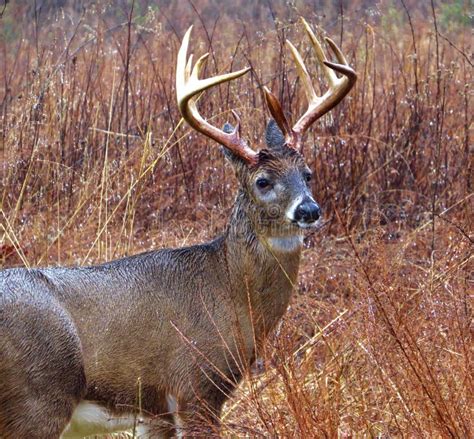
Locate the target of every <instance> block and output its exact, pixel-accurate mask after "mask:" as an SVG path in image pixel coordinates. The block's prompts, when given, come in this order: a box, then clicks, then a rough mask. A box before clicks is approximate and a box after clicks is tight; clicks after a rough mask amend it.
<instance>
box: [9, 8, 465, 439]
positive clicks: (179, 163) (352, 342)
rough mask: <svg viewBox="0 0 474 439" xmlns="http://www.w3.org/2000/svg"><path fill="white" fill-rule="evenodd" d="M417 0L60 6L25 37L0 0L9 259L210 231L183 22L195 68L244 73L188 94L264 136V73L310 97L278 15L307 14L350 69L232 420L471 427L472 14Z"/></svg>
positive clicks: (33, 260)
mask: <svg viewBox="0 0 474 439" xmlns="http://www.w3.org/2000/svg"><path fill="white" fill-rule="evenodd" d="M99 3H100V2H99ZM142 3H146V2H137V5H136V6H138V5H140V4H142ZM243 3H245V2H242V4H243ZM411 3H412V2H406V4H407V5H408V6H406V5H405V3H404V2H402V5H403V6H404V7H405V9H403V10H402V12H396V11H397V9H396V8H395V9H393V8H391V7H389V6H386V7H384V8H382V9H376V8H375V7H371V8H366V9H365V12H366V15H364V16H362V15H361V14H362V13H361V12H360V11H361V9H362V4H363V2H354V5H353V6H351V9H350V10H342V11H341V10H338V9H337V8H335V9H334V10H330V11H327V18H326V19H323V18H321V17H317V16H314V15H313V14H314V9H313V8H310V7H309V6H303V7H301V8H300V10H297V11H288V10H286V9H285V7H284V6H283V5H280V4H279V3H277V4H276V5H275V6H274V7H273V9H272V10H271V14H273V15H274V17H276V18H278V19H277V20H275V21H274V23H273V21H272V20H270V19H268V18H266V17H268V10H267V9H264V11H265V14H266V15H260V17H259V16H258V14H255V15H256V16H255V17H250V18H249V17H247V18H248V20H247V21H246V22H245V23H241V22H239V21H238V20H236V19H235V17H234V16H232V13H231V12H229V13H226V14H222V18H220V19H218V20H217V21H216V24H215V26H214V20H213V19H212V17H211V18H210V17H208V16H207V15H206V13H205V11H206V10H207V11H208V12H209V8H212V7H211V5H210V2H207V1H202V2H200V3H199V4H197V5H196V6H195V8H196V9H195V11H197V12H199V13H200V14H201V15H199V16H197V15H196V12H195V11H194V10H193V9H192V8H191V9H189V10H186V11H185V12H184V13H183V14H182V18H181V19H178V18H177V16H178V15H179V14H178V13H177V12H176V10H175V9H174V8H173V6H169V7H168V8H163V9H162V10H153V9H150V10H149V11H148V12H146V10H145V12H143V11H142V12H140V11H138V10H137V9H136V10H135V12H134V13H132V14H131V15H126V14H125V13H128V14H130V10H129V9H125V10H124V15H123V16H121V17H112V16H111V15H110V9H108V10H106V12H103V11H104V10H103V9H101V8H100V7H97V10H92V9H86V11H85V13H84V15H83V16H80V15H79V13H77V12H71V11H70V10H69V12H71V13H73V15H72V17H73V19H72V22H73V23H74V24H73V25H72V26H71V24H70V22H67V20H66V19H59V21H54V20H52V19H51V20H49V21H48V20H43V18H42V16H36V17H35V16H34V15H32V16H31V15H30V17H31V19H32V20H33V25H32V26H29V27H28V28H29V29H28V31H27V30H26V28H25V32H26V33H25V35H22V34H21V33H20V31H18V30H16V34H15V33H14V32H13V33H11V32H10V33H8V32H7V31H8V29H9V28H8V25H9V23H10V21H11V20H13V19H14V15H13V14H14V13H15V12H17V13H31V11H25V10H24V9H22V6H21V5H16V4H14V3H13V4H12V5H11V6H12V7H11V9H10V8H9V7H10V5H9V6H7V8H6V11H5V13H4V15H3V16H2V18H1V19H0V20H2V21H3V23H2V22H1V21H0V25H1V24H3V25H4V28H3V34H2V40H1V53H0V59H1V64H0V65H1V69H0V84H1V89H0V93H1V95H0V101H1V103H2V106H1V110H2V120H1V131H0V139H1V148H0V151H1V152H2V155H3V159H2V163H1V170H2V176H1V179H2V191H1V194H0V195H1V212H0V218H1V219H0V227H1V233H2V234H3V237H2V238H1V239H2V241H1V242H0V260H1V261H2V265H3V266H11V265H14V264H15V265H16V264H18V265H26V266H36V265H45V264H50V265H55V264H59V263H61V264H79V263H81V264H85V263H92V262H100V261H105V260H110V259H112V258H115V257H118V256H122V255H125V254H131V253H136V252H139V251H143V250H146V249H150V248H158V247H170V246H178V245H179V246H181V245H185V244H189V243H194V242H198V241H202V240H203V239H204V238H209V237H210V236H213V235H214V234H215V233H216V232H217V231H218V230H219V229H220V227H221V226H222V224H223V220H224V218H225V217H226V212H225V210H226V209H225V208H228V207H229V206H230V205H231V203H232V199H233V193H232V189H233V188H234V186H235V185H234V183H233V177H232V172H231V171H230V169H229V168H228V167H227V166H226V165H225V163H224V160H223V158H222V157H221V155H220V154H219V152H218V151H216V150H215V149H216V148H214V147H213V145H209V146H208V141H207V140H206V139H205V138H203V137H201V136H198V135H196V134H194V133H193V132H192V131H191V130H190V129H189V128H188V127H186V128H182V126H181V124H180V117H179V116H178V114H179V113H178V108H177V106H176V104H175V98H174V96H175V90H174V66H175V57H176V53H177V49H178V47H179V42H180V39H181V37H182V35H183V33H184V30H185V29H186V28H187V27H188V25H189V24H190V22H191V21H194V22H198V21H199V19H201V20H202V23H204V24H205V27H202V28H201V29H198V27H197V26H196V29H195V32H196V33H198V32H201V37H202V38H201V41H207V42H208V45H209V46H211V48H212V50H211V52H216V53H218V54H219V56H218V58H217V59H218V60H221V61H220V63H219V62H218V61H216V60H210V61H209V63H208V66H207V69H208V71H209V73H210V74H212V75H214V74H216V73H224V72H228V71H230V70H231V69H233V70H236V69H238V68H242V67H245V66H246V65H250V66H251V67H252V68H253V72H252V73H251V74H249V75H247V76H246V77H243V78H241V79H240V80H239V81H235V82H233V83H232V84H229V85H223V86H221V87H220V89H219V88H218V89H216V90H215V92H214V93H210V94H209V96H208V95H206V96H203V98H202V101H201V102H200V109H201V111H202V113H204V114H207V115H210V114H213V115H216V114H217V115H218V116H217V118H216V119H217V120H213V121H212V123H213V124H214V125H216V126H220V125H222V123H223V122H225V121H227V120H231V118H232V116H231V115H230V114H229V112H228V111H229V109H230V108H234V109H236V110H237V111H238V113H239V115H240V117H241V119H242V127H243V129H244V130H245V134H246V136H245V137H246V138H248V139H251V140H254V141H255V143H256V144H257V143H259V142H260V141H261V137H262V132H263V127H264V122H265V121H266V120H267V119H268V117H269V114H268V112H267V111H266V110H265V106H264V103H263V102H264V101H263V86H268V87H269V88H270V89H272V90H273V91H275V92H277V94H278V98H279V99H280V101H281V102H282V103H283V104H284V106H285V109H286V110H287V111H288V113H289V114H301V113H302V111H301V110H303V109H304V108H305V106H306V101H305V98H304V96H303V94H302V93H300V86H299V84H298V80H297V74H296V72H295V71H293V70H292V68H291V65H292V64H291V62H289V60H287V56H288V55H287V53H286V52H285V50H286V49H285V48H284V41H285V38H286V37H287V36H291V39H292V40H293V41H304V38H301V37H300V35H299V33H300V32H301V30H300V29H299V28H298V27H297V26H293V23H294V21H295V20H294V18H295V17H296V16H297V15H303V16H305V17H306V19H307V20H308V21H309V22H311V23H312V24H313V27H315V28H317V29H319V30H320V31H321V32H322V30H321V29H322V28H326V29H327V30H328V31H329V32H330V33H331V35H332V36H333V37H335V38H334V39H335V40H336V42H337V44H338V45H340V46H342V48H343V51H344V53H345V54H346V55H347V57H348V61H349V63H350V65H352V66H354V68H355V70H356V71H357V72H358V75H359V79H358V82H357V84H356V85H355V89H354V90H353V91H352V92H351V95H350V96H349V97H348V98H346V100H345V101H344V102H343V103H342V104H341V105H340V106H339V107H338V108H337V109H336V110H335V111H333V113H332V115H329V116H326V117H325V119H324V120H323V123H321V125H320V126H318V127H315V128H313V129H312V131H311V133H310V134H309V135H308V139H307V140H306V145H311V144H312V143H313V144H314V145H315V146H314V148H309V147H307V148H306V150H305V156H306V158H307V159H308V161H309V162H310V165H311V167H312V169H313V171H314V175H315V178H314V183H313V184H314V187H313V189H314V193H315V195H316V196H317V198H318V200H319V201H320V202H321V204H322V205H323V206H324V211H325V215H326V218H325V219H326V222H325V225H324V227H323V228H322V229H321V230H320V231H318V232H317V233H316V234H313V235H311V236H309V237H308V238H307V249H306V251H305V255H304V258H303V260H304V266H303V270H302V273H301V275H300V285H299V288H298V293H297V295H296V297H295V299H294V301H293V303H292V305H291V307H290V311H289V313H288V314H287V315H286V317H285V320H284V322H283V324H282V325H281V326H280V327H279V329H278V332H277V334H275V336H274V337H273V339H272V342H271V343H270V344H269V345H268V346H267V352H266V356H265V357H264V358H263V359H262V360H261V361H260V362H259V363H258V365H257V366H256V368H255V369H256V370H255V374H254V375H253V376H251V377H248V380H246V382H245V383H244V385H243V386H242V387H241V388H240V389H239V390H238V392H237V393H236V394H235V396H234V398H233V399H232V400H231V401H230V403H228V404H227V411H226V413H225V415H224V423H225V428H226V432H227V433H228V434H236V435H239V436H240V435H251V436H254V435H256V436H260V435H262V436H264V435H266V436H279V437H336V436H340V437H354V436H359V435H363V436H377V437H394V436H409V437H470V436H472V434H473V425H472V418H473V417H472V413H471V410H472V409H471V407H472V402H473V401H472V394H473V390H474V389H473V382H472V372H471V370H472V364H471V363H472V358H473V356H472V349H473V348H472V347H473V346H474V344H473V340H472V327H471V324H472V323H471V322H472V302H471V300H472V299H471V297H470V291H471V290H472V254H473V252H472V248H473V241H472V219H471V217H472V188H473V183H472V175H473V172H472V151H470V150H469V141H470V139H469V131H468V129H469V127H470V125H471V123H472V116H471V110H470V100H469V98H470V95H469V84H470V83H471V82H472V78H471V72H472V63H471V60H470V58H469V56H468V55H467V53H466V52H467V46H468V43H469V41H468V36H469V31H468V29H467V28H466V27H463V22H462V21H461V20H460V22H459V23H455V22H454V21H453V20H451V21H449V20H448V19H447V18H445V15H443V14H444V13H445V9H443V8H442V7H441V6H440V8H439V9H436V8H431V7H429V5H427V7H425V6H424V5H422V6H419V7H415V3H413V5H411ZM104 4H105V3H104ZM206 8H207V9H206ZM357 8H359V9H357ZM466 8H467V6H466ZM258 10H259V11H260V12H261V10H260V9H258ZM107 11H108V12H107ZM370 11H372V12H373V13H370ZM394 11H395V12H394ZM461 12H462V11H461ZM49 13H50V14H53V13H54V10H50V11H49ZM341 13H342V14H343V15H341ZM9 14H10V15H9ZM117 14H119V13H118V12H117ZM140 14H141V15H140ZM271 14H270V15H271ZM466 14H467V12H466ZM211 15H212V14H211ZM51 16H52V15H51ZM130 17H133V19H132V20H130V19H129V18H130ZM116 18H119V19H117V20H116ZM9 20H10V21H9ZM167 20H168V21H167ZM331 20H334V21H331ZM443 20H448V21H446V22H444V21H443ZM117 23H121V24H117ZM331 23H337V26H334V24H331ZM30 30H31V32H30ZM22 37H24V39H23V38H22ZM306 49H308V50H306ZM300 51H301V53H302V54H303V57H305V56H313V55H312V52H311V49H310V48H306V47H303V46H302V47H300ZM200 52H204V50H200ZM222 60H227V63H224V62H223V61H222ZM308 64H309V65H311V64H314V65H316V64H315V63H308ZM208 76H209V75H208ZM223 207H224V209H223ZM0 236H1V235H0ZM12 249H14V255H12ZM259 368H260V369H262V370H260V372H261V373H258V372H259V371H258V369H259Z"/></svg>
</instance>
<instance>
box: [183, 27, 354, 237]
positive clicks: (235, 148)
mask: <svg viewBox="0 0 474 439" xmlns="http://www.w3.org/2000/svg"><path fill="white" fill-rule="evenodd" d="M302 22H303V25H304V27H305V29H306V32H307V34H308V36H309V39H310V41H311V43H312V45H313V47H314V50H315V52H316V56H317V59H318V60H319V63H320V64H321V67H322V69H323V72H324V74H325V77H326V79H327V82H328V85H329V89H328V90H327V92H326V93H325V94H324V95H323V96H317V94H316V92H315V90H314V87H313V85H312V81H311V78H310V76H309V74H308V71H307V69H306V67H305V65H304V62H303V60H302V58H301V55H300V54H299V53H298V51H297V49H296V48H295V47H294V46H293V44H291V42H289V41H287V45H288V47H289V49H290V52H291V54H292V56H293V59H294V62H295V64H296V67H297V71H298V75H299V77H300V80H301V83H302V84H303V88H304V91H305V93H306V97H307V100H308V109H307V110H306V112H305V113H304V114H303V116H301V118H300V119H299V120H298V121H297V122H296V123H295V124H294V125H293V126H292V127H291V125H290V123H289V121H288V120H287V118H286V116H285V114H284V112H283V110H282V107H281V104H280V102H279V101H278V99H277V98H276V97H275V95H274V94H272V92H271V91H270V90H268V89H267V88H266V87H264V95H265V99H266V102H267V105H268V108H269V110H270V113H271V114H272V116H273V120H270V122H269V123H268V125H267V128H266V135H265V139H266V147H264V148H262V149H260V151H259V152H256V151H255V150H254V149H252V148H250V147H249V146H248V144H247V143H246V142H245V140H243V139H242V138H241V135H240V120H239V117H238V115H237V114H236V113H235V112H233V115H234V117H235V119H236V121H237V123H236V126H235V127H233V126H232V125H230V124H228V123H227V124H226V125H225V126H224V127H223V129H222V130H220V129H218V128H216V127H214V126H212V125H211V124H209V123H208V122H207V121H206V120H205V119H204V118H203V117H202V116H201V115H200V114H199V111H198V109H197V99H198V97H199V95H200V93H201V92H203V91H205V90H207V89H208V88H210V87H212V86H215V85H217V84H221V83H223V82H227V81H231V80H233V79H236V78H238V77H240V76H242V75H244V74H245V73H247V72H248V71H249V70H250V69H249V68H246V69H242V70H239V71H237V72H233V73H228V74H224V75H220V76H216V77H213V78H208V79H199V73H200V71H201V69H202V66H203V65H204V62H205V60H206V58H207V56H208V54H205V55H203V56H202V57H201V58H199V59H198V61H197V62H196V64H195V65H194V67H192V59H193V57H192V55H191V56H190V57H189V59H187V50H188V45H189V39H190V35H191V30H192V26H191V27H190V28H189V29H188V31H187V32H186V34H185V36H184V39H183V42H182V45H181V48H180V50H179V53H178V62H177V72H176V89H177V98H178V105H179V109H180V111H181V114H182V116H183V118H184V119H185V120H186V121H187V122H188V123H189V124H190V125H191V126H192V127H193V128H194V129H195V130H197V131H199V132H201V133H203V134H205V135H206V136H208V137H210V138H211V139H213V140H215V141H216V142H218V143H220V144H221V145H223V146H224V153H225V155H226V157H227V158H228V159H229V161H230V162H231V163H232V165H233V167H234V169H235V171H236V175H237V178H238V180H239V182H240V185H241V189H242V191H241V193H242V196H243V197H245V198H246V200H247V205H248V209H247V214H248V216H249V217H250V218H251V219H252V222H253V223H254V226H255V227H256V228H258V230H259V231H260V232H262V234H263V235H266V236H267V237H268V236H269V237H273V236H289V235H295V234H301V233H302V231H303V230H304V229H307V228H311V227H314V226H315V225H316V224H317V220H318V219H319V218H320V216H321V209H320V207H319V205H318V204H317V203H316V201H315V200H314V198H313V195H312V193H311V190H310V187H309V183H308V182H309V181H310V180H311V174H312V173H311V170H310V169H309V168H308V166H307V165H306V163H305V160H304V157H303V155H302V143H303V137H304V134H305V133H306V131H307V130H308V128H309V127H310V126H311V125H312V124H313V123H314V122H315V121H316V120H317V119H319V118H320V117H321V116H322V115H323V114H325V113H327V112H328V111H330V110H331V109H332V108H333V107H334V106H336V105H337V104H338V103H339V102H340V101H341V100H342V99H343V98H344V96H346V95H347V93H348V92H349V91H350V89H351V88H352V86H353V85H354V83H355V81H356V77H357V76H356V73H355V72H354V70H353V69H352V68H351V67H349V65H348V63H347V61H346V60H345V58H344V56H343V54H342V53H341V51H340V50H339V48H338V47H337V46H336V44H335V43H334V42H333V41H332V40H331V39H329V38H326V42H327V43H328V45H329V47H330V48H331V49H332V51H333V52H334V54H335V56H336V58H337V60H338V61H339V63H338V64H336V63H333V62H329V61H328V60H327V59H326V57H325V55H324V52H323V50H322V48H321V46H320V44H319V42H318V40H317V39H316V36H315V35H314V33H313V31H312V30H311V28H310V27H309V25H308V24H307V23H306V21H305V20H304V19H302ZM335 72H338V73H340V74H341V75H342V76H341V77H338V76H337V75H336V73H335Z"/></svg>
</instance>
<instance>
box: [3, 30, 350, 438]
mask: <svg viewBox="0 0 474 439" xmlns="http://www.w3.org/2000/svg"><path fill="white" fill-rule="evenodd" d="M305 26H307V25H306V24H305ZM190 31H191V29H189V30H188V32H187V33H186V35H185V37H184V39H183V44H182V47H181V49H180V52H179V54H178V64H177V95H178V105H179V108H180V110H181V113H182V115H183V117H184V118H185V119H186V120H187V121H188V122H189V124H190V125H191V126H192V127H193V128H195V129H197V130H198V131H200V132H202V133H203V134H205V135H207V136H208V137H210V138H212V139H214V140H216V141H218V142H219V143H221V144H222V145H223V146H224V147H225V150H224V153H225V155H226V157H227V158H228V160H229V161H230V163H231V164H232V166H233V167H234V170H235V173H236V176H237V179H238V181H239V184H240V191H239V193H238V195H237V198H236V202H235V205H234V208H233V211H232V214H231V217H230V220H229V222H228V226H227V228H226V230H225V232H224V234H223V235H222V236H220V237H219V238H217V239H215V240H213V241H211V242H209V243H206V244H202V245H196V246H191V247H186V248H178V249H163V250H158V251H152V252H148V253H143V254H140V255H136V256H131V257H127V258H123V259H119V260H116V261H112V262H109V263H105V264H102V265H96V266H92V267H77V268H60V267H59V268H43V269H41V268H40V269H31V270H27V269H9V270H4V271H0V437H1V438H2V439H13V438H14V439H22V438H25V439H26V438H28V439H32V438H38V439H40V438H41V439H53V438H54V439H56V438H59V437H62V438H64V439H67V438H79V437H83V436H86V435H92V434H102V433H108V432H113V431H123V430H126V429H133V430H134V431H135V432H136V433H139V434H142V436H139V437H170V436H171V435H173V434H178V435H181V434H186V435H188V434H199V433H201V434H202V432H203V430H202V429H200V428H201V425H200V424H202V423H203V422H204V423H205V424H206V425H207V426H208V427H209V425H210V424H214V425H215V426H217V425H218V420H219V415H220V411H221V408H222V405H223V403H224V402H225V401H226V399H227V398H228V397H229V395H230V393H231V392H232V390H233V388H234V387H235V385H236V384H237V383H238V382H239V381H240V379H241V377H242V374H243V372H245V371H246V370H248V369H249V367H250V365H251V364H252V362H253V361H254V360H255V358H256V356H257V355H258V352H259V349H260V348H261V346H262V344H263V342H264V341H265V339H266V337H267V335H268V334H269V333H270V332H271V331H272V329H273V328H274V327H275V325H276V324H277V323H278V322H279V321H280V319H281V317H282V315H283V314H284V312H285V310H286V308H287V306H288V302H289V300H290V296H291V292H292V290H293V288H294V285H295V284H296V280H297V275H298V267H299V263H300V256H301V249H302V242H303V234H304V231H305V230H306V229H307V228H310V227H314V226H315V225H316V224H317V220H318V219H319V217H320V208H319V206H318V205H317V203H316V202H315V201H314V199H313V196H312V194H311V190H310V187H309V184H308V181H309V179H310V176H311V172H310V170H309V168H308V167H307V165H306V164H305V161H304V158H303V156H302V155H301V154H300V153H299V152H298V149H299V147H300V142H301V136H302V135H303V133H304V131H305V130H306V129H307V128H308V126H309V125H310V124H311V123H312V122H314V120H315V119H316V118H317V117H319V116H320V115H321V114H323V113H324V112H327V111H329V110H330V109H331V108H332V107H333V106H334V105H336V104H337V102H339V101H340V100H341V99H342V97H343V96H344V95H345V94H347V92H348V91H349V89H350V87H351V86H352V84H353V83H354V81H355V73H354V72H353V71H352V69H350V67H348V66H347V63H346V62H345V60H344V59H343V56H342V54H341V53H340V52H339V51H338V49H337V47H336V48H334V47H335V46H334V47H333V46H331V47H332V48H333V51H334V52H335V54H336V56H337V58H338V60H339V61H340V62H341V64H332V63H329V62H326V61H325V58H324V55H321V54H318V57H319V58H320V61H321V62H324V63H325V64H326V65H327V66H329V67H330V68H332V69H334V70H336V71H339V72H340V73H342V74H343V75H344V77H343V78H337V77H336V76H335V74H334V73H333V72H332V71H329V69H327V71H326V75H329V76H328V81H329V83H330V85H331V90H334V93H329V92H328V93H327V94H326V95H324V96H323V97H322V98H318V97H317V96H316V95H315V93H314V90H313V91H311V90H308V87H309V83H310V82H309V79H308V78H306V77H305V75H307V72H306V69H305V68H304V66H303V65H302V61H301V60H300V59H299V58H298V57H299V55H298V53H297V52H296V49H294V47H293V46H290V48H292V53H293V56H294V57H295V62H296V63H297V65H298V66H299V74H300V76H302V77H303V79H305V81H303V82H304V84H305V87H306V92H307V95H308V99H309V101H310V107H309V109H308V111H307V112H306V113H305V114H304V115H303V117H302V118H301V119H300V121H298V123H297V124H296V125H295V128H294V129H293V130H290V129H289V124H288V122H287V121H286V119H285V116H284V114H283V112H282V110H281V108H280V106H279V103H278V101H277V100H276V98H275V97H274V96H273V95H272V94H271V93H270V92H269V91H268V90H265V96H266V99H267V103H268V106H269V108H270V111H271V113H272V115H273V116H274V119H275V121H276V122H274V121H271V122H270V123H269V125H268V127H267V132H266V143H267V148H264V149H261V150H260V151H259V152H258V153H257V152H255V151H254V150H252V149H251V148H249V147H248V146H247V144H246V143H245V142H244V141H243V140H242V139H241V138H240V134H239V126H237V127H236V128H234V127H232V126H230V125H228V124H226V126H225V127H224V129H223V130H218V129H217V128H215V127H213V126H211V125H210V124H209V123H208V122H207V121H205V120H204V119H203V118H202V117H201V116H200V115H199V113H198V111H197V107H196V96H197V95H198V94H199V93H200V92H201V91H203V90H205V89H207V88H209V87H210V86H213V85H215V84H218V83H221V82H224V81H229V80H231V79H235V78H236V77H238V76H241V75H242V74H244V73H245V72H246V71H247V70H241V71H239V72H236V73H229V74H227V75H222V76H219V77H216V78H209V79H206V80H200V79H199V78H198V75H199V71H200V69H201V67H202V65H203V62H204V59H205V57H201V58H200V59H199V60H198V61H197V62H196V65H195V67H194V68H193V69H192V70H191V61H190V60H189V61H187V60H186V51H187V45H188V43H189V37H190ZM307 31H308V33H309V35H310V37H311V38H312V39H313V37H314V34H312V32H311V30H310V29H309V27H308V26H307ZM314 38H315V37H314ZM312 41H313V40H312ZM314 41H316V40H315V39H314ZM314 41H313V45H314V44H318V43H317V41H316V43H315V42H314ZM331 44H333V43H331ZM317 53H318V52H317ZM321 53H322V52H321ZM321 56H322V57H323V58H321ZM328 72H330V73H328Z"/></svg>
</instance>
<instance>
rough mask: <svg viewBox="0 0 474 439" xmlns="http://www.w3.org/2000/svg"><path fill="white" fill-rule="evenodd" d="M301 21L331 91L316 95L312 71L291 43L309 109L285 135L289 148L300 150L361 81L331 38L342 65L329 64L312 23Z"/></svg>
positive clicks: (332, 48) (289, 44)
mask: <svg viewBox="0 0 474 439" xmlns="http://www.w3.org/2000/svg"><path fill="white" fill-rule="evenodd" d="M301 21H302V23H303V25H304V27H305V30H306V33H307V34H308V36H309V38H310V40H311V43H312V45H313V48H314V51H315V52H316V57H317V59H318V61H319V63H320V65H321V67H322V70H323V73H324V76H325V77H326V79H327V81H328V85H329V89H328V91H327V92H326V93H325V94H324V95H323V96H318V95H317V94H316V92H315V90H314V87H313V83H312V81H311V77H310V75H309V73H308V70H307V69H306V66H305V64H304V62H303V59H302V57H301V55H300V53H299V52H298V50H297V49H296V48H295V46H293V44H291V42H290V41H287V44H288V47H289V48H290V52H291V54H292V57H293V59H294V62H295V64H296V69H297V72H298V76H299V77H300V80H301V82H302V85H303V88H304V91H305V94H306V97H307V99H308V109H307V110H306V112H305V113H304V114H303V116H301V118H300V119H299V120H298V122H296V124H295V125H294V126H293V128H292V130H291V131H292V132H291V133H290V135H288V134H286V133H285V134H286V136H287V143H288V145H289V146H291V147H293V148H297V147H299V145H300V143H301V138H302V136H303V135H304V133H305V132H306V130H307V129H308V128H309V127H310V125H311V124H313V123H314V122H315V121H316V120H317V119H319V118H320V117H321V116H322V115H323V114H325V113H327V112H328V111H330V110H331V109H332V108H334V107H335V106H336V105H337V104H338V103H339V102H340V101H341V100H342V99H343V98H344V97H345V96H346V95H347V93H349V91H350V89H351V88H352V87H353V85H354V83H355V81H356V79H357V74H356V73H355V71H354V70H353V69H352V68H351V67H350V66H349V64H348V63H347V61H346V59H345V57H344V55H343V54H342V52H341V51H340V49H339V48H338V47H337V45H336V44H335V43H334V41H332V40H331V39H330V38H326V39H325V40H326V42H327V44H328V45H329V47H330V48H331V50H332V51H333V52H334V55H335V56H336V58H337V60H338V61H339V63H340V64H336V63H332V62H329V61H328V60H327V58H326V56H325V54H324V52H323V49H322V47H321V45H320V44H319V41H318V39H317V38H316V36H315V35H314V33H313V31H312V30H311V28H310V26H309V25H308V23H307V22H306V20H304V18H302V19H301ZM335 72H339V73H341V74H342V75H343V76H342V77H341V78H338V77H337V75H336V73H335Z"/></svg>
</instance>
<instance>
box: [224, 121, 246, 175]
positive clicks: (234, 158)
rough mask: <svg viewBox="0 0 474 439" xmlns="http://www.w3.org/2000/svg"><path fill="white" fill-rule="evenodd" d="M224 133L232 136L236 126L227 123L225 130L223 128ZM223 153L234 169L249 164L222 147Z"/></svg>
mask: <svg viewBox="0 0 474 439" xmlns="http://www.w3.org/2000/svg"><path fill="white" fill-rule="evenodd" d="M222 131H224V132H225V133H227V134H230V133H232V131H234V126H233V125H231V124H230V123H228V122H227V123H226V124H225V125H224V126H223V128H222ZM221 151H222V153H223V154H224V156H225V158H226V159H227V160H229V162H230V163H231V164H232V165H233V166H234V167H236V166H237V167H241V166H244V165H246V164H247V163H246V162H245V160H243V159H242V158H241V157H239V156H238V155H236V154H234V153H233V152H232V151H231V150H229V149H227V148H225V147H223V146H222V147H221Z"/></svg>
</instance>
